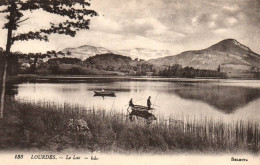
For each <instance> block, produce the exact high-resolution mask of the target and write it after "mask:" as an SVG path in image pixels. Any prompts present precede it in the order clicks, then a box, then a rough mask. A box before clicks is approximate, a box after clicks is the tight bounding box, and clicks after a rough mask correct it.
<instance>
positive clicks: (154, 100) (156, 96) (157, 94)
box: [153, 92, 159, 105]
mask: <svg viewBox="0 0 260 165" xmlns="http://www.w3.org/2000/svg"><path fill="white" fill-rule="evenodd" d="M158 95H159V92H158V93H157V96H156V98H155V100H154V102H153V105H155V101H156V100H157V97H158Z"/></svg>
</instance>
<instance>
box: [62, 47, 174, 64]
mask: <svg viewBox="0 0 260 165" xmlns="http://www.w3.org/2000/svg"><path fill="white" fill-rule="evenodd" d="M62 52H63V53H65V54H67V55H68V53H69V56H71V57H73V58H75V57H76V58H79V59H82V60H86V59H87V58H89V57H92V56H95V55H99V54H107V53H113V54H120V55H123V56H128V57H131V58H132V59H136V58H138V59H143V60H150V59H153V58H159V57H165V56H169V55H172V53H171V52H170V51H168V50H152V49H145V48H135V49H128V50H127V49H125V50H108V49H106V48H103V47H94V46H89V45H83V46H80V47H77V48H66V49H64V50H62Z"/></svg>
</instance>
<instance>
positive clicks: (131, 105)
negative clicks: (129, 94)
mask: <svg viewBox="0 0 260 165" xmlns="http://www.w3.org/2000/svg"><path fill="white" fill-rule="evenodd" d="M129 107H135V105H134V103H133V99H132V98H131V99H130V101H129Z"/></svg>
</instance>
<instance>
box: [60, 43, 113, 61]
mask: <svg viewBox="0 0 260 165" xmlns="http://www.w3.org/2000/svg"><path fill="white" fill-rule="evenodd" d="M62 52H63V53H65V54H66V55H68V56H71V57H73V58H79V59H81V60H85V59H87V58H89V57H91V56H95V55H97V54H106V53H112V51H110V50H108V49H106V48H103V47H94V46H89V45H83V46H80V47H77V48H66V49H64V50H62Z"/></svg>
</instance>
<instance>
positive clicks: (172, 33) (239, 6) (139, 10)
mask: <svg viewBox="0 0 260 165" xmlns="http://www.w3.org/2000/svg"><path fill="white" fill-rule="evenodd" d="M90 8H91V9H94V10H95V11H97V12H98V14H99V16H97V17H93V18H91V24H90V30H85V31H80V32H78V34H77V35H76V36H75V37H73V38H72V37H69V36H65V35H51V36H50V37H49V39H50V42H47V43H45V42H42V41H29V42H16V43H15V44H14V46H13V47H12V51H21V52H24V53H27V52H46V51H48V50H56V51H59V50H62V49H64V48H67V47H79V46H81V45H92V46H97V47H105V48H107V49H110V50H122V49H134V48H148V49H156V50H169V51H171V52H172V53H173V54H178V53H181V52H183V51H187V50H199V49H204V48H207V47H209V46H211V45H213V44H215V43H217V42H219V41H221V40H223V39H227V38H233V39H236V40H237V41H238V42H240V43H242V44H244V45H246V46H248V47H249V48H250V49H251V50H253V51H254V52H256V53H258V54H260V46H259V45H260V0H92V1H91V6H90ZM24 14H25V15H26V16H25V18H26V17H29V18H30V19H29V20H27V21H26V22H24V23H23V24H22V26H21V27H20V29H19V31H18V32H17V33H19V32H26V31H28V30H37V29H39V28H42V27H48V25H49V22H60V21H62V20H64V19H65V18H63V17H60V16H53V15H51V14H46V13H45V12H43V11H36V12H33V13H31V12H26V13H24ZM0 20H1V21H0V26H2V25H3V23H4V22H5V21H6V20H5V19H4V17H3V14H1V15H0ZM0 38H1V40H0V47H3V48H4V47H5V44H6V30H3V29H0Z"/></svg>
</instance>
